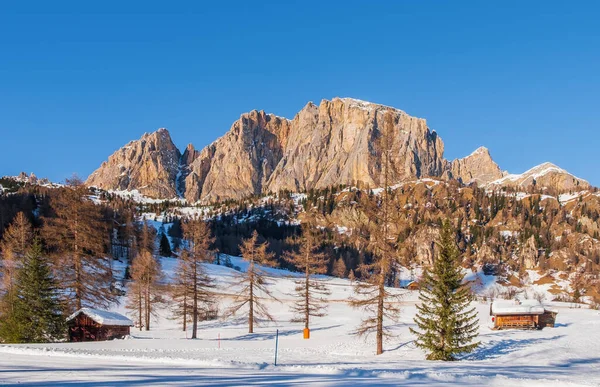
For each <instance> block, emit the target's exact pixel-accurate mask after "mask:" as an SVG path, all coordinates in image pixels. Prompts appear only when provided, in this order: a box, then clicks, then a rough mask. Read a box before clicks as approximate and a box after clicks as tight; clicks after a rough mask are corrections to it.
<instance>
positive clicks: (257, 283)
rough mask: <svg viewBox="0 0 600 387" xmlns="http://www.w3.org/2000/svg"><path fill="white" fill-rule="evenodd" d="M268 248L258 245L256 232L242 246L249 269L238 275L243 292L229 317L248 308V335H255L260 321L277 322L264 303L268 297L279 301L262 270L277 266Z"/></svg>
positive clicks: (243, 256)
mask: <svg viewBox="0 0 600 387" xmlns="http://www.w3.org/2000/svg"><path fill="white" fill-rule="evenodd" d="M268 247H269V244H268V243H267V242H264V243H258V233H257V232H256V230H255V231H254V232H253V233H252V236H251V237H250V238H248V239H245V240H244V241H243V242H242V244H241V245H240V250H241V252H242V258H243V259H244V260H246V261H247V262H248V269H247V270H246V271H245V272H240V273H236V278H237V280H238V285H239V286H240V287H241V290H240V292H239V293H238V294H237V296H236V297H235V298H234V300H233V304H232V305H231V307H230V308H229V310H228V311H227V315H229V316H231V315H235V314H238V313H239V312H240V311H241V310H242V308H244V307H245V306H248V309H247V310H248V314H247V315H248V333H254V324H255V323H256V324H259V323H260V319H264V320H269V321H275V319H274V318H273V316H272V315H271V314H270V313H269V311H268V309H267V307H266V305H265V303H264V301H263V298H266V297H268V298H270V299H272V300H275V301H277V298H275V297H274V296H273V295H272V294H271V291H270V290H269V288H268V282H267V279H266V273H265V271H264V270H263V269H262V267H264V266H270V267H273V266H275V265H276V261H275V259H274V255H273V254H272V253H270V252H268V251H267V248H268Z"/></svg>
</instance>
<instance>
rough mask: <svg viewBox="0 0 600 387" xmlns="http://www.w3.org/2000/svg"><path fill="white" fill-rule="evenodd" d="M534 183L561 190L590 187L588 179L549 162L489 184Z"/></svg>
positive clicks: (518, 184)
mask: <svg viewBox="0 0 600 387" xmlns="http://www.w3.org/2000/svg"><path fill="white" fill-rule="evenodd" d="M534 184H535V185H536V186H537V187H548V188H555V189H557V190H559V191H567V190H571V189H589V188H590V184H589V183H588V182H587V181H586V180H583V179H580V178H578V177H576V176H574V175H572V174H570V173H569V172H567V171H565V170H564V169H562V168H560V167H558V166H556V165H554V164H552V163H548V162H546V163H543V164H540V165H538V166H535V167H533V168H531V169H529V170H528V171H526V172H523V173H521V174H508V175H506V176H504V177H501V178H500V179H497V180H494V181H492V182H490V183H489V184H488V185H487V186H488V187H494V186H500V187H505V186H509V187H522V188H526V187H529V186H531V185H534Z"/></svg>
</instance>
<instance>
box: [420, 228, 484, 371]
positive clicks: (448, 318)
mask: <svg viewBox="0 0 600 387" xmlns="http://www.w3.org/2000/svg"><path fill="white" fill-rule="evenodd" d="M439 248H440V252H439V255H438V257H437V259H435V261H434V264H433V268H431V269H430V270H427V271H425V273H424V275H423V278H422V279H421V281H420V285H421V292H420V293H419V300H420V301H421V304H420V305H417V315H416V316H415V319H414V321H415V323H416V324H417V327H418V330H417V329H412V328H410V331H411V332H412V333H413V334H415V335H416V336H417V340H416V341H415V344H416V345H417V346H418V347H419V348H421V349H423V350H425V351H426V352H427V359H428V360H445V361H448V360H456V356H457V355H458V354H462V353H469V352H472V351H473V350H474V349H475V348H476V347H477V346H478V345H479V342H476V341H474V340H475V339H476V337H477V334H478V332H477V330H478V325H479V320H478V319H477V312H476V310H475V308H473V307H470V303H471V300H472V298H471V294H470V293H469V289H468V288H466V287H464V286H463V285H462V280H463V277H464V274H463V273H462V271H461V267H460V265H459V260H460V254H459V251H458V248H457V247H456V243H455V241H454V233H453V232H452V228H451V226H450V223H449V222H448V221H445V222H444V225H443V226H442V232H441V236H440V241H439Z"/></svg>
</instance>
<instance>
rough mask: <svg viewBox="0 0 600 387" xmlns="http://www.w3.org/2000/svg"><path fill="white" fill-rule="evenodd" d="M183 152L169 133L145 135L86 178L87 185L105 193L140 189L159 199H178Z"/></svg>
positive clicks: (130, 143) (158, 132)
mask: <svg viewBox="0 0 600 387" xmlns="http://www.w3.org/2000/svg"><path fill="white" fill-rule="evenodd" d="M180 158H181V153H180V152H179V149H177V147H176V146H175V145H174V144H173V141H172V140H171V135H170V134H169V132H168V131H167V130H166V129H164V128H161V129H159V130H157V131H156V132H154V133H150V134H148V133H146V134H144V135H143V136H142V138H141V139H139V140H137V141H131V142H129V143H128V144H127V145H125V146H124V147H123V148H121V149H119V150H118V151H116V152H115V153H113V154H112V155H111V156H110V157H109V158H108V161H105V162H104V163H102V165H101V166H100V168H98V169H97V170H96V171H95V172H93V173H92V174H91V175H90V176H89V177H88V179H87V181H86V184H87V185H88V186H94V187H97V188H102V189H106V190H109V189H111V190H138V191H139V192H140V193H142V194H143V195H146V196H149V197H156V198H172V197H175V196H177V188H176V180H177V175H178V173H179V169H180V168H179V160H180Z"/></svg>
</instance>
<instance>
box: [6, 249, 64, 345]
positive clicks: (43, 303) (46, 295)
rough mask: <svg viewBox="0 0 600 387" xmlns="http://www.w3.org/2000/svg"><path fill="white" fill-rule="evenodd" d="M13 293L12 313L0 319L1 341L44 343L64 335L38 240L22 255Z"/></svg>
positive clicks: (54, 290) (54, 286)
mask: <svg viewBox="0 0 600 387" xmlns="http://www.w3.org/2000/svg"><path fill="white" fill-rule="evenodd" d="M13 291H14V307H13V310H12V311H11V312H10V313H7V314H4V315H3V316H2V320H0V338H1V339H2V340H3V341H4V342H7V343H45V342H50V341H55V340H58V339H61V338H63V337H64V336H65V321H64V317H63V315H62V308H61V304H60V302H59V296H58V289H57V286H56V283H55V281H54V278H53V277H52V272H51V270H50V267H49V264H48V262H47V261H46V259H45V258H44V257H43V255H42V247H41V245H40V244H39V242H38V241H36V242H34V244H33V246H32V248H31V250H30V252H29V253H27V254H26V257H25V261H24V263H23V266H22V267H21V268H20V269H19V271H18V274H17V281H16V283H15V286H14V289H13Z"/></svg>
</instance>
